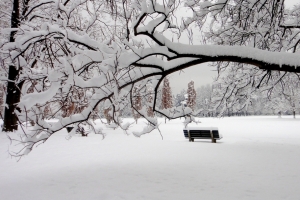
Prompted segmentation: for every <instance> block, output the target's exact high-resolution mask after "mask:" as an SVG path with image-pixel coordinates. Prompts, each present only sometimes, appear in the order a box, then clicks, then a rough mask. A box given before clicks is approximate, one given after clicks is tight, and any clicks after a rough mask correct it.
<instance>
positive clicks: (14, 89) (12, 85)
mask: <svg viewBox="0 0 300 200" xmlns="http://www.w3.org/2000/svg"><path fill="white" fill-rule="evenodd" d="M19 25H20V22H19V0H14V1H13V11H12V14H11V28H18V27H19ZM15 34H16V31H12V32H11V34H10V42H14V41H15V38H14V36H15ZM18 75H19V69H18V68H17V67H16V66H13V65H11V66H9V70H8V83H7V91H6V101H5V102H6V105H5V111H4V124H3V131H6V132H12V131H15V130H18V118H17V116H16V114H15V110H16V109H17V104H18V103H19V102H20V97H21V88H22V85H23V83H19V84H17V83H16V80H17V78H18Z"/></svg>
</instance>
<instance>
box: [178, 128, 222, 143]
mask: <svg viewBox="0 0 300 200" xmlns="http://www.w3.org/2000/svg"><path fill="white" fill-rule="evenodd" d="M183 133H184V137H185V138H187V139H189V141H190V142H194V139H211V142H212V143H216V140H220V139H222V138H223V137H222V135H221V134H219V130H218V128H217V127H188V128H186V129H183Z"/></svg>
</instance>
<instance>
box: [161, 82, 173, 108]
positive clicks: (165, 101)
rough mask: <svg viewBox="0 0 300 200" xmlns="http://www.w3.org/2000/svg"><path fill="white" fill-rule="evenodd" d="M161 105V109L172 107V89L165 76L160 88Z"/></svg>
mask: <svg viewBox="0 0 300 200" xmlns="http://www.w3.org/2000/svg"><path fill="white" fill-rule="evenodd" d="M161 101H162V103H161V106H162V109H168V108H172V107H173V102H172V91H171V87H170V83H169V79H168V78H165V79H164V83H163V88H162V98H161Z"/></svg>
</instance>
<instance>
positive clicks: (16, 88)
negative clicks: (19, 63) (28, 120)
mask: <svg viewBox="0 0 300 200" xmlns="http://www.w3.org/2000/svg"><path fill="white" fill-rule="evenodd" d="M18 74H19V70H17V69H16V68H15V67H14V66H9V72H8V79H9V82H8V84H7V91H6V101H5V103H6V105H5V111H4V124H3V131H5V132H12V131H14V130H18V118H17V116H16V114H15V110H16V109H17V106H18V103H19V102H20V98H21V90H20V89H21V88H22V85H23V82H22V83H20V84H18V85H16V84H15V82H14V81H15V80H16V78H17V76H18Z"/></svg>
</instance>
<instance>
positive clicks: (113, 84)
mask: <svg viewBox="0 0 300 200" xmlns="http://www.w3.org/2000/svg"><path fill="white" fill-rule="evenodd" d="M14 2H15V1H14ZM25 3H26V4H25V5H23V6H21V7H20V17H19V20H18V26H17V28H8V29H5V30H4V31H6V32H8V33H12V32H13V33H14V34H13V35H11V36H13V37H14V40H10V42H6V43H4V45H2V47H1V53H2V54H4V56H3V60H4V63H5V64H4V69H5V72H6V78H4V79H3V80H4V81H9V82H12V83H13V84H15V85H17V86H18V87H15V90H19V91H20V96H21V98H20V101H19V102H17V105H18V106H17V108H16V109H14V113H15V115H16V116H17V117H18V120H19V122H20V123H22V122H27V121H33V122H34V124H35V126H34V131H33V132H32V134H26V137H25V136H24V137H22V142H23V143H24V144H25V146H24V149H22V151H20V152H19V153H18V154H20V155H21V154H22V155H23V154H26V153H28V152H30V150H31V149H32V147H33V146H34V145H35V144H36V143H39V142H44V141H46V140H47V139H48V138H49V137H50V136H51V135H52V134H53V133H55V132H56V131H59V130H61V129H62V128H64V127H66V126H68V125H70V124H80V123H83V122H86V121H87V120H88V119H89V117H90V116H91V114H92V113H93V110H94V109H96V107H97V105H98V104H99V103H100V102H103V101H106V104H109V105H106V106H107V107H109V108H111V110H110V113H111V117H112V120H113V121H114V123H115V124H116V125H118V126H120V127H121V128H122V129H124V130H127V129H128V127H129V124H123V123H122V121H121V119H120V113H121V111H122V109H124V108H125V107H126V106H128V105H130V106H132V105H131V100H130V97H132V96H133V94H132V93H133V87H134V84H136V83H138V85H140V94H141V95H142V96H143V94H146V93H147V87H146V86H147V84H149V83H151V84H152V88H154V101H153V104H152V107H153V110H154V111H155V112H159V113H161V114H163V115H165V116H166V117H168V118H177V117H180V116H184V115H186V114H192V110H191V108H189V107H186V108H184V109H180V110H178V109H176V108H168V109H167V110H166V109H165V110H160V108H159V107H157V106H156V104H157V103H156V99H157V92H158V88H159V85H160V84H161V82H162V80H163V79H164V78H165V77H166V76H167V75H169V74H171V73H173V72H175V71H178V70H181V69H184V68H187V67H190V66H193V65H196V64H200V63H206V62H236V63H240V64H248V65H252V66H256V67H257V68H256V69H257V70H259V71H262V70H266V71H287V72H297V73H298V72H300V59H299V41H300V36H299V35H300V34H299V28H300V27H299V26H300V23H299V17H298V16H299V9H300V6H295V7H294V8H293V9H292V10H286V9H285V8H284V0H279V1H278V0H266V1H261V0H233V1H224V0H217V1H202V0H201V1H193V0H187V1H179V0H169V1H161V2H160V1H152V0H136V1H130V0H128V1H122V2H119V1H90V0H74V1H72V0H66V1H63V0H49V1H48V0H32V1H31V0H29V1H26V2H25ZM183 8H184V9H185V10H186V13H188V14H189V16H183V17H179V16H178V17H177V15H178V13H179V12H180V9H183ZM21 10H22V12H21ZM195 30H197V32H199V34H201V36H202V39H201V40H200V41H198V43H199V44H197V45H192V44H186V43H181V42H180V38H181V36H182V35H184V34H185V33H186V32H188V33H191V32H192V31H195ZM175 36H176V37H175ZM174 38H175V39H174ZM189 39H190V40H194V39H196V38H193V37H192V36H191V35H190V37H189ZM198 40H199V38H198ZM11 66H13V67H11ZM9 67H10V69H12V68H13V69H15V70H16V73H17V76H16V77H15V78H13V79H10V78H9V74H10V73H9V71H8V68H9ZM259 78H261V77H259ZM262 79H263V76H262ZM33 84H34V87H33V88H34V89H33V91H32V92H28V88H30V87H31V86H32V85H33ZM79 91H80V92H83V94H84V96H85V97H86V98H83V99H79V98H75V97H74V96H73V94H78V92H79ZM145 96H146V95H145ZM83 101H84V104H85V105H86V106H84V108H83V110H81V111H80V112H77V113H76V112H75V113H72V114H71V115H70V116H62V115H60V114H59V113H60V110H61V109H62V108H61V106H60V105H62V103H64V102H72V103H75V104H80V103H81V102H83ZM9 106H11V105H9ZM49 107H52V111H51V112H46V113H47V114H45V112H44V110H45V109H46V108H47V109H48V108H49ZM138 112H139V114H140V115H141V116H143V117H145V118H146V119H148V121H149V126H147V127H145V129H144V130H142V131H140V132H138V133H134V134H135V135H136V136H140V135H142V134H145V133H148V132H150V131H152V130H154V129H157V128H158V124H157V120H156V118H155V117H148V116H147V109H146V105H144V107H143V108H142V109H141V110H139V111H138ZM49 118H57V119H59V121H58V122H55V123H53V122H52V123H50V122H48V121H47V119H49Z"/></svg>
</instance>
